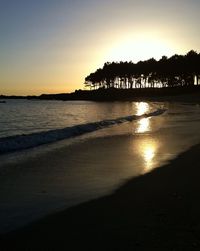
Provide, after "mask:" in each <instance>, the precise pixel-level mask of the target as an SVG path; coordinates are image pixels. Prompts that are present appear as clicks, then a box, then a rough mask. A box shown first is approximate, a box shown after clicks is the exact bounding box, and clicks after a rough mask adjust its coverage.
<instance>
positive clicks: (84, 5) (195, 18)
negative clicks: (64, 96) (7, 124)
mask: <svg viewBox="0 0 200 251" xmlns="http://www.w3.org/2000/svg"><path fill="white" fill-rule="evenodd" d="M199 12H200V1H199V0H190V1H189V0H173V1H172V0H168V1H166V0H160V1H159V0H148V1H147V0H140V1H138V0H137V1H134V0H132V1H131V0H123V1H121V0H120V1H119V0H101V1H97V0H85V1H83V0H82V1H81V0H73V1H70V0H34V1H33V0H0V94H17V95H18V94H19V95H26V94H40V93H59V92H69V91H73V90H75V89H79V88H83V83H84V78H85V76H87V75H88V74H89V73H90V72H92V71H95V70H96V68H99V67H102V65H103V64H104V62H106V61H120V60H128V61H130V60H132V61H134V62H137V61H138V60H143V59H147V58H150V57H155V58H157V59H159V58H160V57H161V56H162V55H167V56H170V55H172V54H174V53H179V54H185V53H186V52H187V51H189V50H191V49H194V50H196V51H198V52H199V51H200V29H199V24H200V21H199Z"/></svg>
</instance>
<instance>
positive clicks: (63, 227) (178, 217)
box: [0, 144, 200, 250]
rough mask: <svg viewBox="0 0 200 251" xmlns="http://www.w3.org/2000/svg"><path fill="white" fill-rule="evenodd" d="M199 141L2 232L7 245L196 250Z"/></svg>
mask: <svg viewBox="0 0 200 251" xmlns="http://www.w3.org/2000/svg"><path fill="white" fill-rule="evenodd" d="M199 151H200V144H198V145H196V146H193V147H191V148H190V149H189V150H188V151H186V152H184V153H182V154H180V155H178V157H177V158H175V159H174V160H172V161H170V163H169V164H167V165H164V166H162V167H160V168H156V169H154V170H153V171H152V172H150V173H147V174H145V175H143V176H139V177H136V178H133V179H131V180H129V181H128V182H127V183H126V184H124V185H123V186H122V187H120V188H119V189H117V190H116V192H115V193H113V194H112V195H109V196H104V197H102V198H99V199H95V200H91V201H89V202H85V203H83V204H80V205H78V206H75V207H71V208H69V209H67V210H64V211H63V212H60V213H56V214H53V215H50V216H47V217H45V218H43V219H42V220H39V221H36V222H34V223H32V224H30V225H28V226H26V227H24V228H22V229H19V230H17V231H14V232H11V233H8V234H5V235H2V236H1V237H0V240H1V243H2V245H3V247H4V248H5V250H16V249H20V250H27V248H28V250H44V249H45V250H56V249H57V250H58V249H61V248H62V249H63V248H64V249H66V250H79V249H80V248H81V249H82V248H85V249H86V250H133V249H134V250H155V249H158V250H172V249H175V250H199V248H200V238H199V230H200V221H199V216H200V213H199V212H200V195H199V194H200V185H199V184H198V183H199V178H200V170H199V161H200V156H199Z"/></svg>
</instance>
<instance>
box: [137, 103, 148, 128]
mask: <svg viewBox="0 0 200 251" xmlns="http://www.w3.org/2000/svg"><path fill="white" fill-rule="evenodd" d="M149 110H150V106H149V104H148V103H146V102H137V103H136V115H138V116H141V115H143V114H145V113H147V112H149ZM147 131H150V118H141V119H140V120H138V121H137V123H136V128H135V132H136V133H144V132H147Z"/></svg>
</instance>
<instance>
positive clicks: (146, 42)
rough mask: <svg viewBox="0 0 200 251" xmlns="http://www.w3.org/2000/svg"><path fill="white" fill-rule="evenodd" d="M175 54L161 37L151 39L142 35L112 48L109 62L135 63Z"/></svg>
mask: <svg viewBox="0 0 200 251" xmlns="http://www.w3.org/2000/svg"><path fill="white" fill-rule="evenodd" d="M172 53H173V50H172V48H171V46H170V45H169V44H168V43H167V42H166V41H163V39H161V38H159V37H151V35H150V34H146V35H145V34H144V35H140V36H138V37H132V38H129V39H125V40H122V41H120V42H118V43H116V44H115V45H114V46H112V49H111V50H110V53H109V55H108V61H133V62H134V63H136V62H138V61H140V60H146V59H149V58H152V57H154V58H155V59H160V58H161V57H162V56H163V55H166V56H169V55H171V54H172Z"/></svg>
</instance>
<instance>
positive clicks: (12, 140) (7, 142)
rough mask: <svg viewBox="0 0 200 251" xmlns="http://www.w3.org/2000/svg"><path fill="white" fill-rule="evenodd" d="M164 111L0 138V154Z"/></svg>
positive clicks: (159, 110) (163, 110)
mask: <svg viewBox="0 0 200 251" xmlns="http://www.w3.org/2000/svg"><path fill="white" fill-rule="evenodd" d="M165 111H166V109H158V110H156V111H154V112H151V113H148V114H143V115H140V116H137V115H130V116H126V117H120V118H116V119H108V120H102V121H98V122H92V123H87V124H80V125H75V126H72V127H66V128H62V129H56V130H50V131H44V132H38V133H32V134H23V135H16V136H10V137H4V138H0V154H4V153H9V152H13V151H19V150H25V149H28V148H32V147H36V146H39V145H42V144H47V143H53V142H56V141H59V140H63V139H68V138H71V137H75V136H79V135H82V134H85V133H90V132H94V131H96V130H99V129H102V128H105V127H109V126H112V125H117V124H121V123H124V122H131V121H133V120H136V119H140V118H144V117H151V116H158V115H161V114H163V113H164V112H165Z"/></svg>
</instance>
